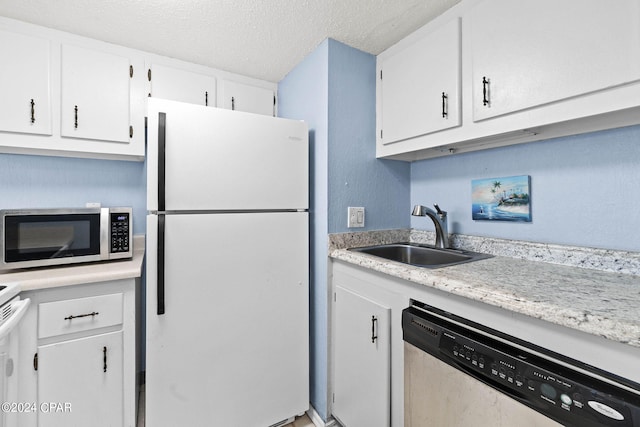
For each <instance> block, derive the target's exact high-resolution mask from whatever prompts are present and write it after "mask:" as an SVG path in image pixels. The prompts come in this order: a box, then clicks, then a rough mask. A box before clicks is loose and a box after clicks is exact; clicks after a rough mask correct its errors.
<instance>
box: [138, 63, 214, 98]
mask: <svg viewBox="0 0 640 427" xmlns="http://www.w3.org/2000/svg"><path fill="white" fill-rule="evenodd" d="M149 76H150V80H151V94H150V95H151V96H153V97H154V98H163V99H171V100H173V101H180V102H188V103H190V104H198V105H204V106H210V107H215V106H216V78H215V77H213V76H207V75H205V74H199V73H194V72H191V71H185V70H180V69H177V68H172V67H167V66H164V65H158V64H153V65H152V66H151V68H150V70H149Z"/></svg>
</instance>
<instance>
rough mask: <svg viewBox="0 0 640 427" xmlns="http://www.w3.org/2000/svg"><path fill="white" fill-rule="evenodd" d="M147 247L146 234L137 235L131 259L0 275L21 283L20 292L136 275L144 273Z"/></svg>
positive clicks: (25, 270) (7, 279)
mask: <svg viewBox="0 0 640 427" xmlns="http://www.w3.org/2000/svg"><path fill="white" fill-rule="evenodd" d="M144 249H145V238H144V236H142V235H140V236H134V240H133V258H132V259H130V260H118V261H108V262H92V263H87V264H75V265H68V266H56V267H47V268H33V269H24V270H14V271H8V272H5V273H2V274H0V284H2V283H7V282H11V283H18V284H19V285H20V290H21V291H34V290H39V289H47V288H55V287H60V286H74V285H83V284H88V283H97V282H106V281H110V280H120V279H131V278H136V277H140V275H141V274H142V261H143V259H144Z"/></svg>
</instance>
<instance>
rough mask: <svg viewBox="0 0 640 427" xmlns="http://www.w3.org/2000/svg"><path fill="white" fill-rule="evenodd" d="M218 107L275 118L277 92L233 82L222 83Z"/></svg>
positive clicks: (224, 81) (225, 81) (222, 81)
mask: <svg viewBox="0 0 640 427" xmlns="http://www.w3.org/2000/svg"><path fill="white" fill-rule="evenodd" d="M219 92H220V100H219V102H218V106H219V107H222V108H226V109H228V110H236V111H244V112H247V113H255V114H263V115H265V116H275V115H276V114H275V104H276V103H275V92H274V90H273V89H266V88H263V87H258V86H252V85H248V84H244V83H238V82H234V81H231V80H221V81H220V90H219Z"/></svg>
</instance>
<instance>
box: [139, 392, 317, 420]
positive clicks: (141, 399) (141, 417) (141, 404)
mask: <svg viewBox="0 0 640 427" xmlns="http://www.w3.org/2000/svg"><path fill="white" fill-rule="evenodd" d="M138 427H145V425H144V385H142V386H141V387H140V396H139V397H138ZM282 427H315V426H314V424H313V423H312V422H311V420H310V419H309V417H308V416H306V415H303V416H302V417H298V418H296V419H295V421H294V422H292V423H291V424H287V425H284V426H282Z"/></svg>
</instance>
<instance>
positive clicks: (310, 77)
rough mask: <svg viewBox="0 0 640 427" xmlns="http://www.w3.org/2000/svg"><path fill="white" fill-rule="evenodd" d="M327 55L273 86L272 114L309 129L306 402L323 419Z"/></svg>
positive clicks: (320, 53) (319, 54) (320, 51)
mask: <svg viewBox="0 0 640 427" xmlns="http://www.w3.org/2000/svg"><path fill="white" fill-rule="evenodd" d="M328 56H329V44H328V42H327V41H326V40H325V41H324V42H323V43H322V44H321V45H320V46H318V47H317V48H316V49H315V50H314V51H313V52H312V53H311V54H310V55H308V56H307V57H306V58H305V59H304V61H303V62H302V63H300V64H299V65H298V66H297V67H296V68H294V69H293V70H292V71H291V72H290V73H289V74H287V76H286V77H285V78H284V79H283V80H282V81H281V82H280V83H279V84H278V100H279V101H278V102H279V104H278V113H279V115H280V116H281V117H287V118H291V119H297V120H304V121H305V122H307V125H308V126H309V144H310V147H309V157H310V158H309V173H310V188H311V193H310V195H309V215H310V238H311V245H310V259H311V263H310V269H311V271H310V283H309V284H310V288H309V317H310V319H309V320H310V325H309V334H310V375H311V378H310V381H311V386H310V400H311V404H312V405H313V406H314V408H315V409H316V411H318V414H319V415H320V416H322V417H324V418H325V419H326V418H327V344H326V343H327V327H328V323H327V316H326V313H327V287H326V283H327V261H326V256H327V255H326V252H327V233H328V231H327V230H328V229H327V226H328V219H327V213H328V192H327V182H328V178H327V171H328V164H327V161H328V156H327V152H328V145H329V144H328V124H327V122H328V113H329V107H328V99H327V93H328V84H329V80H328Z"/></svg>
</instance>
